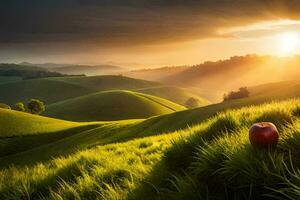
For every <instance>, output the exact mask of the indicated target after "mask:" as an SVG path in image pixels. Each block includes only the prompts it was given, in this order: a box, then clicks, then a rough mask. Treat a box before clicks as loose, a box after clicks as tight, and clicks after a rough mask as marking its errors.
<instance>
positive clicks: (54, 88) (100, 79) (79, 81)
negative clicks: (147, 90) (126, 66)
mask: <svg viewBox="0 0 300 200" xmlns="http://www.w3.org/2000/svg"><path fill="white" fill-rule="evenodd" d="M2 80H3V84H0V93H1V95H0V102H3V103H6V104H14V103H16V102H19V101H23V102H26V101H28V100H29V99H31V98H38V99H40V100H42V101H44V102H45V103H46V104H51V103H55V102H58V101H62V100H66V99H70V98H74V97H78V96H82V95H86V94H91V93H93V92H97V91H103V90H110V89H136V88H143V87H150V86H155V85H158V83H155V82H150V81H144V80H138V79H132V78H127V77H122V76H94V77H85V76H80V77H55V78H53V77H51V78H41V79H30V80H12V79H11V80H8V79H7V78H4V79H2ZM0 81H1V79H0Z"/></svg>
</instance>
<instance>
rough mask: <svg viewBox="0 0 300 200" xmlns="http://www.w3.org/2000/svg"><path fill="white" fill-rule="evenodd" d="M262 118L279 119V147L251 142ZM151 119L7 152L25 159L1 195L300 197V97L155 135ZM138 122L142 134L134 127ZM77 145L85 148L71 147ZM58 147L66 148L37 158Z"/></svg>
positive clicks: (5, 174) (6, 175) (6, 173)
mask: <svg viewBox="0 0 300 200" xmlns="http://www.w3.org/2000/svg"><path fill="white" fill-rule="evenodd" d="M10 112H11V111H10ZM185 112H186V111H185ZM258 121H271V122H273V123H274V124H276V125H277V127H278V129H279V132H280V142H279V144H278V147H277V148H276V149H270V150H257V149H254V148H252V146H251V145H250V144H249V140H248V129H249V127H250V126H251V124H252V123H255V122H258ZM145 122H147V123H149V121H148V120H130V121H120V122H108V123H104V124H100V125H99V127H93V128H91V129H88V130H84V131H82V132H79V133H76V134H74V135H72V136H68V137H65V138H63V139H61V140H58V141H55V142H51V143H49V144H46V145H42V146H40V147H38V148H36V150H34V149H32V150H30V151H28V152H27V154H26V151H25V152H24V153H23V154H22V153H18V154H19V155H18V154H16V155H11V156H9V157H10V158H5V159H3V158H1V163H3V162H7V161H8V160H10V161H11V163H14V162H12V161H13V160H14V159H15V162H16V163H17V164H18V162H19V161H20V160H22V159H23V164H22V165H17V166H12V167H7V166H6V167H5V168H2V170H1V171H0V198H1V199H24V198H25V199H40V198H46V199H224V197H226V198H228V199H265V198H266V197H267V196H275V197H276V198H278V199H280V198H281V199H299V194H300V193H299V192H300V191H299V185H300V174H299V171H298V168H299V167H300V166H299V165H300V159H299V158H298V157H299V156H298V154H299V150H300V149H299V146H300V137H299V135H300V132H299V130H300V100H289V101H285V102H274V103H270V104H263V105H259V106H251V107H245V108H242V109H237V110H230V111H226V112H221V113H219V114H217V115H215V116H213V117H211V118H207V119H205V120H203V121H202V122H201V123H199V124H197V125H194V126H191V127H189V128H186V129H183V130H181V131H175V132H170V133H168V134H166V133H162V134H160V135H157V136H150V137H145V136H148V135H151V134H150V133H149V134H145V133H144V132H143V129H142V128H143V126H142V124H143V123H145ZM174 123H176V122H174ZM165 125H167V124H165ZM138 127H139V128H140V130H139V132H140V134H139V135H137V134H132V131H133V130H134V129H138ZM129 130H131V131H129ZM126 131H127V132H126ZM153 134H155V133H153ZM38 137H40V136H38ZM139 137H145V138H139ZM88 138H89V139H88ZM134 138H136V139H134ZM68 141H69V142H68ZM122 141H123V142H122ZM117 142H121V143H117ZM57 144H59V145H57ZM51 145H53V146H52V147H51V149H49V146H51ZM64 145H65V146H64ZM80 145H81V146H80ZM71 146H72V147H73V148H74V147H75V146H77V147H78V148H77V149H78V151H77V152H76V151H75V152H74V151H73V152H72V153H71V154H63V150H64V149H65V150H66V149H68V148H71ZM50 151H53V152H54V151H57V152H59V153H58V154H57V155H55V157H54V158H52V159H51V157H52V156H50V155H48V156H49V158H48V159H45V160H43V159H42V160H40V161H39V162H34V161H38V159H37V160H36V157H39V156H41V155H43V154H47V152H50ZM59 155H64V156H63V157H59ZM30 158H31V159H30ZM26 163H27V164H26Z"/></svg>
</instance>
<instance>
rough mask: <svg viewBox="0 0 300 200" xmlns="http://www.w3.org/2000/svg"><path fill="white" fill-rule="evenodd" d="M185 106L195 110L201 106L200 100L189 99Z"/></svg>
mask: <svg viewBox="0 0 300 200" xmlns="http://www.w3.org/2000/svg"><path fill="white" fill-rule="evenodd" d="M185 106H186V107H188V108H195V107H198V106H199V100H198V99H195V98H194V97H191V98H189V99H188V100H187V101H186V102H185Z"/></svg>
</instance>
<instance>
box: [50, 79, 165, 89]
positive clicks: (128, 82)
mask: <svg viewBox="0 0 300 200" xmlns="http://www.w3.org/2000/svg"><path fill="white" fill-rule="evenodd" d="M51 79H52V80H56V81H62V82H66V83H71V84H75V85H80V86H82V87H86V88H89V89H93V90H96V91H104V90H114V89H128V90H130V89H138V88H145V87H152V86H157V85H160V84H159V83H155V82H151V81H145V80H141V79H133V78H129V77H125V76H113V75H106V76H87V77H85V76H82V77H58V78H51Z"/></svg>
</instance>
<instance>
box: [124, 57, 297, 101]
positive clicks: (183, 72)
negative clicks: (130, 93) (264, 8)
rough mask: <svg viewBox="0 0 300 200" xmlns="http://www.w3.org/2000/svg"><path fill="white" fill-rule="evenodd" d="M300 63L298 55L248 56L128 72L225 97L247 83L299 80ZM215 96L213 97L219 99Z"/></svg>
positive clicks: (133, 75)
mask: <svg viewBox="0 0 300 200" xmlns="http://www.w3.org/2000/svg"><path fill="white" fill-rule="evenodd" d="M299 64H300V56H297V55H296V56H293V57H281V58H278V57H274V56H258V55H246V56H234V57H231V58H229V59H224V60H219V61H214V62H210V61H209V62H204V63H201V64H198V65H194V66H186V67H169V68H159V69H145V70H139V71H137V72H135V73H128V74H126V75H127V76H130V77H134V78H145V77H147V80H155V81H159V82H161V83H164V84H169V85H175V86H180V87H184V88H199V90H206V91H209V90H211V91H213V93H215V95H216V94H218V96H219V97H222V96H223V94H224V91H229V90H233V89H236V88H239V87H243V86H249V85H258V84H265V83H269V82H279V81H288V80H293V79H298V77H299V76H300V74H299V70H298V66H299ZM172 72H174V73H172ZM157 77H159V78H157ZM205 93H206V92H202V93H200V96H203V97H206V98H207V96H205ZM214 99H215V98H211V99H209V100H211V101H213V102H215V101H214Z"/></svg>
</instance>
